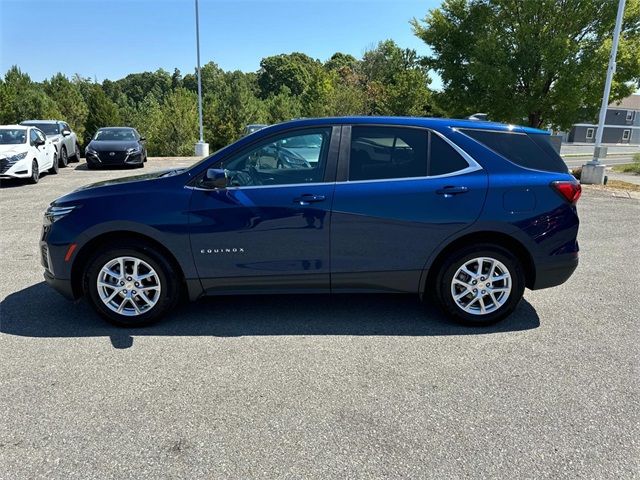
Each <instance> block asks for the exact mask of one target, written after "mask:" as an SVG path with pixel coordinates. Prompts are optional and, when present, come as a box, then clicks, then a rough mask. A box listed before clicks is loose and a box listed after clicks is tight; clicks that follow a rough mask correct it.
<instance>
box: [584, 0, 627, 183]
mask: <svg viewBox="0 0 640 480" xmlns="http://www.w3.org/2000/svg"><path fill="white" fill-rule="evenodd" d="M625 3H626V0H619V2H618V15H617V16H616V26H615V28H614V29H613V45H611V54H610V55H609V66H608V67H607V79H606V80H605V82H604V93H603V95H602V105H601V106H600V117H599V118H598V128H597V129H596V144H595V148H594V150H593V160H591V161H590V162H588V163H587V164H585V165H583V166H582V176H581V178H580V181H581V182H582V183H585V184H598V185H602V184H603V183H604V171H605V168H606V165H605V164H603V163H602V162H601V161H600V160H601V159H602V160H604V159H605V158H606V157H607V147H603V146H602V135H603V134H604V122H605V118H606V116H607V107H608V106H609V94H610V93H611V81H612V80H613V74H614V73H615V71H616V55H617V54H618V42H619V41H620V30H622V19H623V17H624V6H625Z"/></svg>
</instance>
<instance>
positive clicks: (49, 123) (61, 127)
mask: <svg viewBox="0 0 640 480" xmlns="http://www.w3.org/2000/svg"><path fill="white" fill-rule="evenodd" d="M20 125H29V126H31V127H36V128H39V129H40V130H42V131H43V132H44V134H45V135H46V136H47V140H51V141H52V142H53V146H54V147H56V152H58V160H59V162H60V166H61V167H63V168H64V167H66V166H67V164H68V163H69V161H71V160H73V161H75V162H79V161H80V147H78V137H77V135H76V134H75V133H74V132H73V131H72V130H71V127H70V126H69V124H68V123H67V122H63V121H62V120H25V121H24V122H20Z"/></svg>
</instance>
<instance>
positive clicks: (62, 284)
mask: <svg viewBox="0 0 640 480" xmlns="http://www.w3.org/2000/svg"><path fill="white" fill-rule="evenodd" d="M44 280H45V282H47V283H48V284H49V285H50V286H51V287H53V289H54V290H56V291H57V292H58V293H60V294H61V295H62V296H63V297H65V298H67V299H69V300H75V299H76V298H77V297H76V295H75V294H74V293H73V287H72V286H71V280H69V279H62V278H55V277H54V276H53V275H52V274H51V273H49V272H48V271H45V272H44Z"/></svg>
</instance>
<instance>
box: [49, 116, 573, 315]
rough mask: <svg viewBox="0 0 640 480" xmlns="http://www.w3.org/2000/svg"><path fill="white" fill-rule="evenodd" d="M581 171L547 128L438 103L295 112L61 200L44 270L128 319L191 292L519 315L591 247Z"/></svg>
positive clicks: (61, 286) (53, 211)
mask: <svg viewBox="0 0 640 480" xmlns="http://www.w3.org/2000/svg"><path fill="white" fill-rule="evenodd" d="M580 192H581V190H580V185H579V184H578V182H577V181H576V180H575V179H574V178H573V176H571V175H570V174H569V173H568V171H567V167H566V166H565V164H564V162H563V161H562V159H561V158H560V156H559V155H558V153H557V152H556V151H555V150H554V148H553V147H552V144H551V142H550V137H549V135H548V133H547V132H544V131H541V130H536V129H532V128H526V127H517V126H512V125H503V124H497V123H489V122H481V121H471V120H448V119H429V118H394V117H389V118H376V117H366V118H358V117H348V118H323V119H304V120H296V121H291V122H287V123H282V124H279V125H273V126H270V127H267V128H264V129H262V130H259V131H257V132H255V133H253V134H251V135H248V136H246V137H244V138H242V139H240V140H239V141H237V142H236V143H233V144H231V145H229V146H227V147H225V148H223V149H221V150H219V151H217V152H216V153H214V154H213V155H211V156H209V157H207V158H205V159H203V160H202V161H200V162H198V163H196V164H194V165H193V166H191V167H189V168H185V169H174V170H169V171H162V172H155V173H150V174H145V175H140V176H132V177H128V178H122V179H117V180H109V181H104V182H100V183H95V184H93V185H89V186H86V187H83V188H81V189H79V190H76V191H74V192H72V193H70V194H68V195H65V196H63V197H61V198H59V199H57V200H55V201H54V202H53V203H51V205H50V207H49V208H48V209H47V211H46V213H45V219H44V227H43V231H42V237H41V242H40V247H41V256H42V264H43V266H44V268H45V273H44V275H45V279H46V281H47V282H48V283H49V284H51V285H52V286H53V287H54V288H55V289H56V290H58V291H59V292H61V293H62V294H63V295H65V296H66V297H68V298H70V299H77V298H79V297H81V296H86V297H87V298H88V299H89V301H90V303H91V304H92V305H93V307H94V308H95V309H96V311H97V312H98V313H99V314H101V315H102V316H103V317H105V318H106V319H107V320H109V321H111V322H113V323H115V324H118V325H123V326H139V325H143V324H148V323H150V322H153V321H156V320H157V319H159V318H160V317H161V315H163V314H164V313H166V312H167V311H168V310H169V309H171V308H172V307H173V306H174V305H175V304H176V303H177V301H178V300H179V298H180V297H181V296H182V295H187V296H188V297H189V298H190V299H191V300H195V299H197V298H199V297H201V296H203V295H238V294H256V293H329V292H331V293H353V292H371V293H379V292H397V293H407V292H409V293H416V294H418V295H420V296H421V297H423V296H429V297H431V298H433V299H435V301H436V302H437V303H438V304H439V305H440V307H441V308H442V309H443V311H444V312H445V313H446V314H447V315H449V316H450V317H452V318H453V319H455V320H457V321H460V322H463V323H466V324H472V325H486V324H490V323H493V322H496V321H498V320H500V319H502V318H504V317H505V316H507V315H509V314H510V313H511V312H512V311H513V310H514V308H515V307H516V306H517V304H518V302H519V301H520V299H521V298H522V295H523V292H524V289H525V287H527V288H530V289H541V288H547V287H552V286H555V285H559V284H561V283H563V282H565V281H566V280H567V279H568V278H569V277H570V276H571V274H572V273H573V271H574V270H575V268H576V267H577V264H578V243H577V240H576V236H577V233H578V216H577V212H576V201H577V200H578V198H579V196H580Z"/></svg>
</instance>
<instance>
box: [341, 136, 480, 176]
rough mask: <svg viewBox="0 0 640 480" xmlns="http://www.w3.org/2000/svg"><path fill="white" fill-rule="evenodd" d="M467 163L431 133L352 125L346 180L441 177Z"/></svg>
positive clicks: (461, 167) (462, 168)
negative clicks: (347, 177) (347, 178)
mask: <svg viewBox="0 0 640 480" xmlns="http://www.w3.org/2000/svg"><path fill="white" fill-rule="evenodd" d="M468 166H469V164H468V163H467V161H466V160H465V159H464V158H462V156H460V154H458V152H456V151H455V150H454V149H453V147H451V146H450V145H449V144H448V143H447V142H446V141H444V140H443V139H442V138H440V137H439V136H438V135H436V134H435V133H432V132H430V131H428V130H423V129H418V128H403V127H378V126H363V127H357V126H354V127H353V128H352V129H351V156H350V160H349V180H352V181H353V180H382V179H391V178H414V177H427V176H436V175H444V174H447V173H453V172H457V171H460V170H464V169H465V168H467V167H468Z"/></svg>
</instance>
